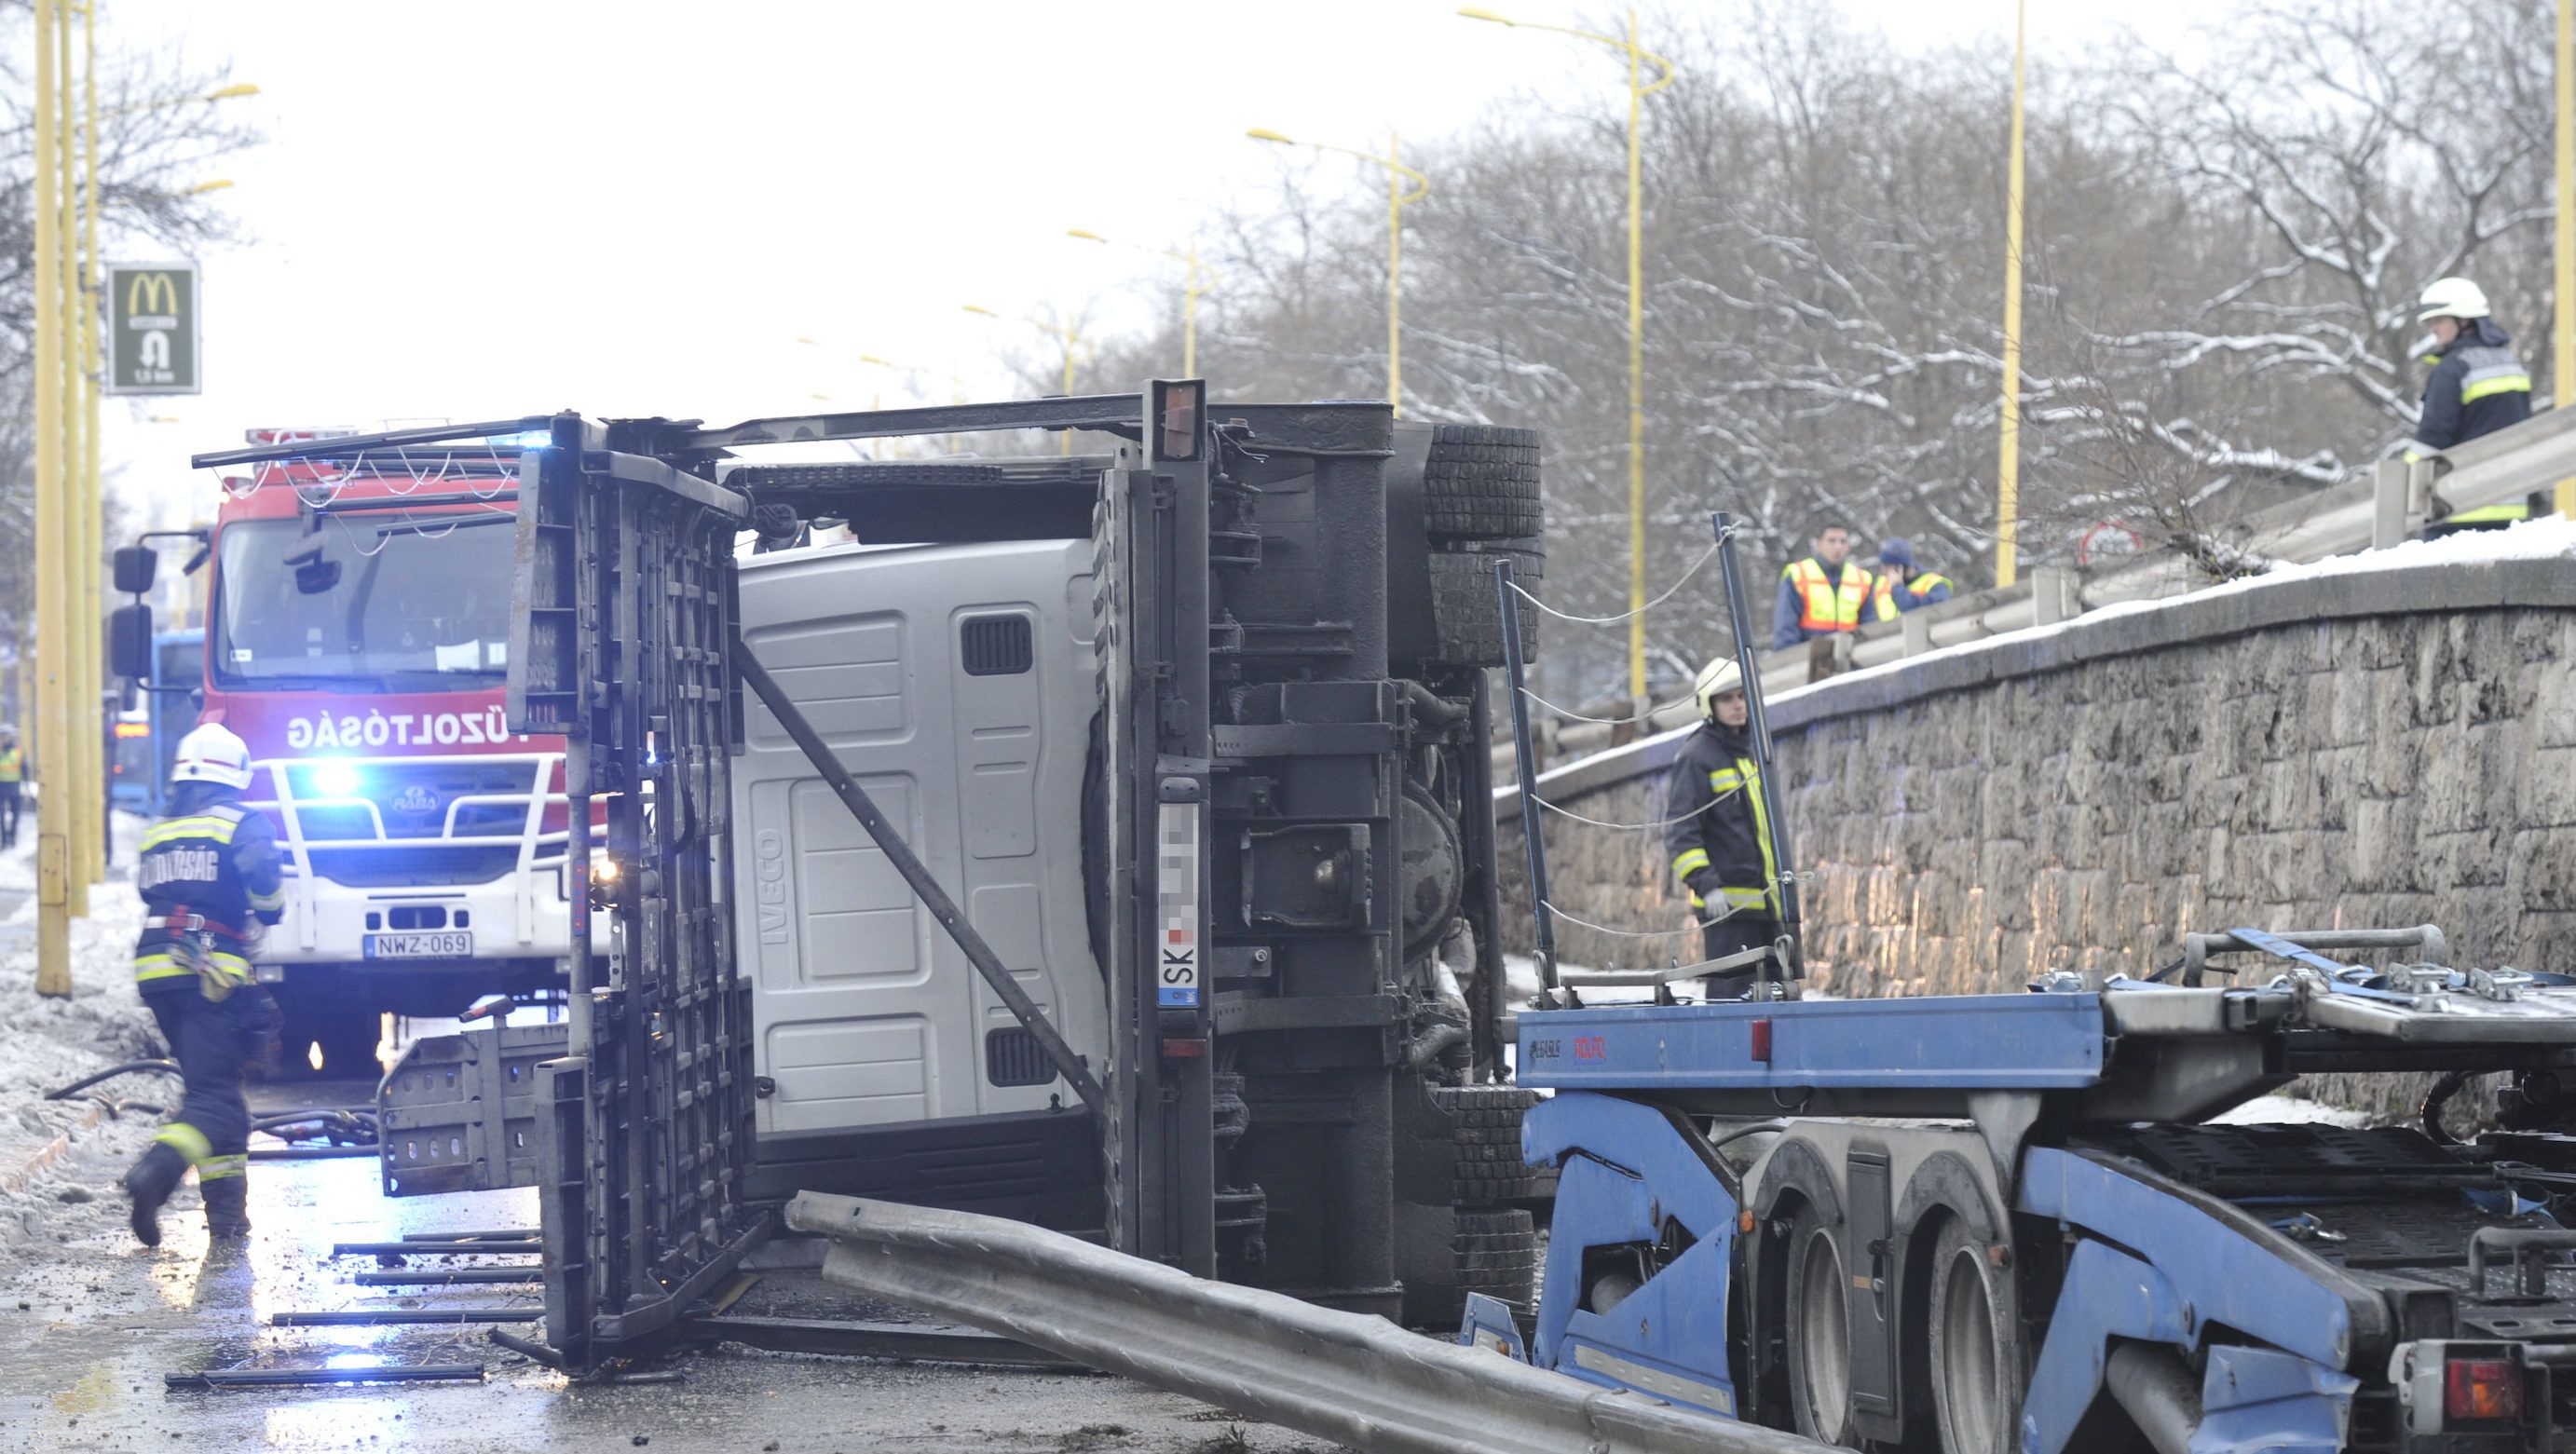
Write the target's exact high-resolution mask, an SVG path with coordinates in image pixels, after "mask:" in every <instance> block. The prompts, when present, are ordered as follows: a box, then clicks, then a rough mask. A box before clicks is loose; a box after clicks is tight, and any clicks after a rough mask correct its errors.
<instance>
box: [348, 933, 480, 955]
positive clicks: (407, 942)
mask: <svg viewBox="0 0 2576 1454" xmlns="http://www.w3.org/2000/svg"><path fill="white" fill-rule="evenodd" d="M366 953H367V957H368V958H369V959H467V958H471V957H472V956H473V953H474V936H473V935H472V934H470V933H468V932H466V931H464V930H462V929H451V930H448V931H446V932H444V933H437V934H370V935H367V936H366Z"/></svg>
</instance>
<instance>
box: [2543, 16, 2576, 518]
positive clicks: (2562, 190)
mask: <svg viewBox="0 0 2576 1454" xmlns="http://www.w3.org/2000/svg"><path fill="white" fill-rule="evenodd" d="M2557 243H2558V257H2557V269H2556V273H2557V285H2556V291H2557V294H2558V317H2557V326H2556V327H2555V328H2554V329H2553V330H2552V331H2551V339H2550V345H2551V347H2550V366H2549V373H2550V380H2549V382H2550V385H2551V392H2552V393H2553V394H2555V395H2556V396H2557V405H2558V407H2559V408H2561V409H2565V408H2567V407H2569V406H2571V405H2576V0H2558V238H2557ZM2558 513H2559V514H2561V515H2565V516H2568V517H2570V518H2576V480H2560V481H2559V482H2558Z"/></svg>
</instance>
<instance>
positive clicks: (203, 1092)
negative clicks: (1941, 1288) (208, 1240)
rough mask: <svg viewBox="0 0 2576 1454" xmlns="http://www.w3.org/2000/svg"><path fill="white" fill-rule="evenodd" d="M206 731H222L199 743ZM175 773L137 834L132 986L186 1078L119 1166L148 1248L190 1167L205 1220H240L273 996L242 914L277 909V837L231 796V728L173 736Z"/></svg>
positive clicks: (260, 916) (269, 914) (266, 918)
mask: <svg viewBox="0 0 2576 1454" xmlns="http://www.w3.org/2000/svg"><path fill="white" fill-rule="evenodd" d="M209 733H220V734H221V738H220V739H207V740H202V741H201V738H203V737H204V736H205V734H209ZM192 750H193V756H192ZM172 777H173V778H174V780H175V782H174V787H173V789H172V793H171V799H170V813H169V816H167V817H165V818H163V819H162V820H161V821H159V822H158V823H155V824H154V825H152V828H151V831H149V832H147V833H146V834H144V835H143V841H142V844H141V851H140V853H139V855H138V857H137V860H136V864H135V884H136V886H137V888H139V889H140V890H141V892H142V895H143V903H144V920H143V932H142V934H141V936H140V937H139V938H138V939H137V940H136V941H135V945H134V980H135V985H136V988H138V989H139V990H141V991H142V994H143V1002H144V1004H145V1005H147V1006H149V1007H150V1009H151V1011H152V1018H153V1020H154V1021H155V1022H156V1023H157V1024H158V1025H159V1026H160V1029H161V1036H162V1038H163V1039H164V1040H166V1041H168V1042H169V1044H170V1050H171V1053H172V1054H173V1055H175V1056H176V1057H177V1058H178V1061H179V1069H180V1073H181V1075H182V1077H183V1079H184V1081H185V1083H186V1089H185V1091H184V1096H185V1099H184V1100H183V1101H182V1102H181V1104H180V1106H179V1111H178V1114H177V1115H176V1116H174V1117H172V1118H171V1120H170V1122H169V1124H167V1125H165V1126H163V1127H162V1128H161V1131H160V1134H158V1135H157V1136H155V1137H154V1138H153V1145H152V1148H151V1149H150V1150H149V1151H147V1152H145V1153H144V1155H143V1159H142V1160H140V1161H138V1162H136V1163H135V1164H134V1167H133V1169H132V1170H130V1171H128V1172H127V1173H126V1175H125V1186H126V1191H127V1194H128V1195H129V1196H130V1197H132V1199H133V1203H134V1212H133V1224H134V1234H135V1236H136V1237H138V1238H140V1239H141V1240H142V1242H143V1244H144V1245H145V1246H147V1247H150V1246H158V1245H159V1244H160V1240H161V1228H160V1222H159V1220H158V1217H159V1212H160V1208H161V1205H162V1203H164V1202H166V1201H168V1200H169V1198H170V1194H171V1192H172V1191H174V1190H176V1189H177V1187H178V1185H179V1182H180V1180H181V1178H183V1177H184V1176H185V1175H186V1174H187V1171H188V1168H190V1167H192V1166H193V1167H195V1168H196V1170H197V1184H198V1189H199V1191H200V1192H201V1193H202V1194H203V1196H204V1198H205V1203H206V1226H207V1230H208V1231H209V1232H210V1233H211V1234H213V1235H214V1236H216V1237H239V1236H243V1235H246V1234H247V1233H248V1232H249V1231H250V1217H249V1183H248V1181H247V1179H246V1176H245V1173H246V1171H247V1170H248V1167H249V1163H250V1157H249V1143H250V1107H249V1103H248V1101H247V1099H246V1098H245V1097H244V1095H243V1092H242V1075H243V1072H244V1071H245V1070H246V1069H247V1068H248V1067H249V1066H250V1064H251V1063H252V1062H253V1061H255V1060H257V1059H258V1058H260V1056H261V1054H262V1053H263V1051H264V1050H265V1049H266V1048H267V1044H268V1041H269V1038H270V1037H271V1036H272V1035H273V1034H274V1033H275V1031H276V1028H277V1010H276V1006H275V1004H274V1003H273V1002H272V1001H271V1000H270V999H269V997H268V992H267V991H266V990H264V989H262V988H260V986H259V985H258V984H257V983H255V982H254V981H253V979H252V977H251V966H250V958H249V953H250V948H251V940H252V938H253V935H254V933H255V931H254V930H253V928H252V927H251V926H252V925H253V924H259V925H268V924H274V923H276V922H277V921H278V920H279V919H280V918H281V917H283V914H284V910H285V897H284V895H283V893H282V892H281V887H280V881H279V877H278V856H277V839H276V836H275V834H274V832H273V831H272V830H271V829H270V827H269V824H268V820H267V819H266V818H264V817H262V816H260V815H259V814H257V813H254V812H251V811H249V810H248V809H246V808H244V807H242V805H241V802H240V797H241V788H240V786H238V785H237V783H247V782H248V781H249V777H250V773H249V762H248V752H247V750H246V749H245V748H243V747H242V745H241V739H240V738H238V737H234V736H233V735H232V734H231V733H230V732H228V731H226V730H225V729H223V728H222V727H219V726H209V727H200V728H198V729H197V730H196V731H194V732H191V733H189V734H188V737H187V740H185V741H183V742H182V743H181V744H180V749H179V761H178V764H177V767H176V769H175V770H174V772H173V773H172Z"/></svg>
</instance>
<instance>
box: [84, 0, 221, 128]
mask: <svg viewBox="0 0 2576 1454" xmlns="http://www.w3.org/2000/svg"><path fill="white" fill-rule="evenodd" d="M59 3H62V4H66V5H77V4H78V0H59ZM258 94H259V87H257V86H254V85H252V84H251V83H250V82H248V81H236V82H234V83H233V84H232V85H229V86H223V87H219V88H217V89H215V90H212V91H200V92H198V93H197V94H196V95H193V96H164V97H162V98H161V99H160V100H158V101H137V102H135V103H134V104H133V105H131V106H117V107H112V108H110V109H109V110H107V111H104V112H102V113H100V114H101V115H105V116H131V115H133V114H134V113H135V112H137V111H166V110H168V109H169V108H171V107H173V106H194V105H196V104H197V103H199V102H201V101H238V100H240V99H241V98H243V97H244V96H256V95H258Z"/></svg>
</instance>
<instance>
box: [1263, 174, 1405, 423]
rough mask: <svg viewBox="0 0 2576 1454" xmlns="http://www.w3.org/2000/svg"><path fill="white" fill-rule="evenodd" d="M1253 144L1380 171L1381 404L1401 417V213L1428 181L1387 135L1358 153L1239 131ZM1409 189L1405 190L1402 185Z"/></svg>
mask: <svg viewBox="0 0 2576 1454" xmlns="http://www.w3.org/2000/svg"><path fill="white" fill-rule="evenodd" d="M1244 135H1246V136H1248V137H1251V138H1252V139H1253V140H1254V141H1273V142H1277V143H1279V144H1280V145H1282V146H1303V147H1311V148H1312V149H1314V150H1316V151H1333V152H1340V153H1341V154H1342V155H1344V156H1346V157H1358V158H1359V159H1360V160H1361V161H1364V162H1375V163H1376V164H1377V165H1379V166H1381V167H1384V168H1386V403H1387V407H1388V408H1390V409H1393V410H1394V411H1395V412H1396V413H1397V414H1398V415H1399V416H1400V415H1402V414H1403V413H1404V209H1405V208H1407V207H1410V206H1412V205H1413V204H1414V203H1416V202H1419V201H1421V200H1422V199H1423V198H1425V197H1427V196H1429V195H1431V179H1430V178H1429V177H1426V176H1424V175H1423V174H1422V173H1420V172H1418V171H1415V170H1414V169H1413V168H1411V167H1408V166H1406V165H1405V164H1404V162H1403V161H1402V160H1401V159H1400V147H1399V144H1398V143H1399V138H1398V137H1397V136H1396V135H1395V133H1393V132H1389V133H1387V138H1386V155H1384V156H1379V155H1378V154H1377V153H1375V152H1369V151H1361V150H1358V149H1357V148H1355V147H1347V146H1335V145H1333V144H1332V143H1330V142H1324V141H1297V140H1294V139H1292V138H1289V137H1285V136H1282V135H1280V134H1279V133H1278V132H1275V131H1272V130H1271V129H1269V128H1268V127H1266V126H1256V127H1253V128H1252V129H1251V130H1249V131H1247V132H1245V133H1244ZM1408 182H1410V183H1412V184H1413V190H1412V191H1410V192H1408V191H1406V190H1405V189H1404V188H1405V184H1406V183H1408Z"/></svg>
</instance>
